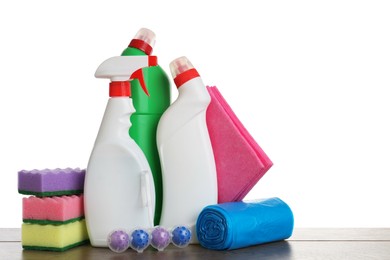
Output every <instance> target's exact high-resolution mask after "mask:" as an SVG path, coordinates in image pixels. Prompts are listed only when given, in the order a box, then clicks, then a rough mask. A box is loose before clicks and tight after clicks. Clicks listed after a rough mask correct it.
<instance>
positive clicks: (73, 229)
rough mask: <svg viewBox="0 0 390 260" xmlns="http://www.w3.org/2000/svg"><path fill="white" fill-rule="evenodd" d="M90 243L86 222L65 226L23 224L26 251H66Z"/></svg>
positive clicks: (23, 242) (23, 244) (23, 241)
mask: <svg viewBox="0 0 390 260" xmlns="http://www.w3.org/2000/svg"><path fill="white" fill-rule="evenodd" d="M87 242H88V233H87V228H86V225H85V220H80V221H77V222H72V223H69V224H65V225H57V226H55V225H39V224H29V223H23V224H22V246H23V248H24V249H33V250H49V251H65V250H67V249H69V248H72V247H75V246H79V245H82V244H84V243H87Z"/></svg>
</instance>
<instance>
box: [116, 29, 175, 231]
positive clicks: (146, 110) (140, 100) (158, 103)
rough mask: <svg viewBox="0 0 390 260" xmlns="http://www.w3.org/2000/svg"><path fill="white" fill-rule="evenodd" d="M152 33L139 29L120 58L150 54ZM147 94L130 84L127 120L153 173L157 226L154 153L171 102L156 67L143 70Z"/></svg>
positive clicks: (158, 177)
mask: <svg viewBox="0 0 390 260" xmlns="http://www.w3.org/2000/svg"><path fill="white" fill-rule="evenodd" d="M155 38H156V37H155V34H154V32H152V31H151V30H149V29H146V28H141V29H140V30H139V31H138V33H137V34H136V35H135V37H134V38H133V39H132V40H131V42H130V44H129V46H128V48H126V49H125V50H124V51H123V53H122V56H133V55H151V53H152V51H153V47H154V43H155ZM142 72H143V75H144V79H145V83H146V84H147V86H148V92H147V93H145V92H144V91H143V90H142V88H141V87H140V82H139V81H138V80H133V81H132V82H131V93H132V99H133V105H134V107H135V113H133V114H132V115H131V117H130V121H131V128H130V131H129V134H130V136H131V138H133V139H134V141H135V142H136V143H137V144H138V145H139V147H140V148H141V150H142V151H143V152H144V154H145V156H146V159H147V160H148V162H149V165H150V169H151V170H152V174H153V180H154V185H155V191H156V198H155V199H156V210H155V216H154V224H155V225H158V224H159V222H160V216H161V206H162V196H163V186H162V180H161V165H160V159H159V155H158V151H157V144H156V131H157V124H158V122H159V120H160V118H161V116H162V114H163V113H164V111H165V110H166V109H167V108H168V107H169V105H170V103H171V92H170V84H169V79H168V76H167V74H166V73H165V71H164V70H163V69H162V68H161V67H160V66H159V65H157V66H153V67H147V68H143V69H142Z"/></svg>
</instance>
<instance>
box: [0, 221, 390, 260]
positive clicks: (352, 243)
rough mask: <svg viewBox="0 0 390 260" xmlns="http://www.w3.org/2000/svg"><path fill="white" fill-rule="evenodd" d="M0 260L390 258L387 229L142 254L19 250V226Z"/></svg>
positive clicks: (305, 233) (3, 236) (303, 232)
mask: <svg viewBox="0 0 390 260" xmlns="http://www.w3.org/2000/svg"><path fill="white" fill-rule="evenodd" d="M0 259H1V260H14V259H15V260H19V259H24V260H46V259H55V260H61V259H66V260H73V259H83V260H88V259H94V260H96V259H98V260H100V259H115V260H121V259H164V260H165V259H203V260H207V259H213V260H214V259H235V260H236V259H245V260H247V259H277V260H280V259H299V260H301V259H341V260H345V259H354V260H356V259H364V260H367V259H380V260H387V259H389V260H390V228H376V229H365V228H357V229H321V228H310V229H309V228H308V229H295V230H294V234H293V236H292V237H291V238H290V239H288V240H286V241H280V242H274V243H269V244H264V245H258V246H253V247H248V248H243V249H237V250H232V251H212V250H207V249H204V248H202V247H201V246H199V245H190V246H188V247H186V248H184V249H180V248H176V247H174V246H172V245H170V246H169V247H168V248H166V249H165V250H164V251H163V252H158V251H156V250H154V249H152V248H151V247H149V248H148V249H146V250H145V251H144V252H143V253H137V252H135V251H132V250H131V249H129V250H127V251H126V252H124V253H121V254H116V253H114V252H111V251H110V250H109V249H105V248H93V247H91V246H89V245H84V246H80V247H76V248H73V249H70V250H68V251H65V252H62V253H60V252H46V251H31V250H23V249H22V246H21V243H20V229H0Z"/></svg>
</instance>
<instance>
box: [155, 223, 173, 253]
mask: <svg viewBox="0 0 390 260" xmlns="http://www.w3.org/2000/svg"><path fill="white" fill-rule="evenodd" d="M170 242H171V234H170V233H169V231H168V230H166V229H165V228H163V227H155V228H154V229H153V231H152V240H151V242H150V243H151V245H152V246H153V247H154V248H156V249H157V250H158V251H163V250H164V248H166V247H167V246H168V245H169V243H170Z"/></svg>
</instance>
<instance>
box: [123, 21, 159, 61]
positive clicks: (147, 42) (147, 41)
mask: <svg viewBox="0 0 390 260" xmlns="http://www.w3.org/2000/svg"><path fill="white" fill-rule="evenodd" d="M155 42H156V35H155V34H154V32H152V31H151V30H149V29H147V28H141V29H139V31H138V32H137V33H136V35H135V36H134V38H133V40H131V42H130V44H129V47H133V48H137V49H139V50H141V51H143V52H145V53H146V55H150V54H151V53H152V51H153V47H154V44H155Z"/></svg>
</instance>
